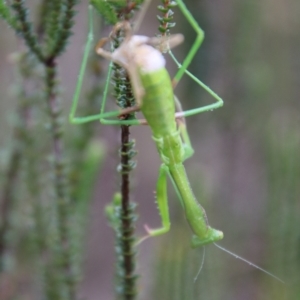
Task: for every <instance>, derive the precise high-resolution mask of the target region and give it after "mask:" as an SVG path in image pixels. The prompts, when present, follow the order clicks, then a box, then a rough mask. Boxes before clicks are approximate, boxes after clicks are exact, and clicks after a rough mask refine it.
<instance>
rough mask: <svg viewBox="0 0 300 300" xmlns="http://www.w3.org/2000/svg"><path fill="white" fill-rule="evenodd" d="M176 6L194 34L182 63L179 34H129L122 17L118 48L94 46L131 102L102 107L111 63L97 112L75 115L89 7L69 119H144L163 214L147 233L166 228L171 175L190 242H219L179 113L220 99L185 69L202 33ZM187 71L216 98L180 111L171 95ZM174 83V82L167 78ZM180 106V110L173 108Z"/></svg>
mask: <svg viewBox="0 0 300 300" xmlns="http://www.w3.org/2000/svg"><path fill="white" fill-rule="evenodd" d="M177 4H178V7H179V8H180V9H181V10H182V12H183V14H184V15H185V16H186V18H187V20H188V21H189V23H190V24H191V25H192V27H193V28H194V30H195V31H196V33H197V38H196V41H195V43H194V45H193V46H192V48H191V50H190V52H189V54H188V55H187V58H186V59H185V60H184V63H183V64H182V65H181V64H179V62H178V61H177V60H176V58H175V57H174V55H173V54H172V52H171V50H170V49H171V48H172V47H175V46H177V45H178V44H180V43H181V42H182V41H183V36H182V35H181V34H176V35H171V36H168V37H166V38H159V37H154V38H149V37H146V36H139V35H133V32H132V28H131V25H130V24H129V23H128V22H121V23H118V24H117V25H115V27H114V29H113V32H112V34H111V35H113V34H114V33H115V32H117V31H118V30H120V29H122V30H124V31H125V39H124V41H123V43H122V44H121V45H120V47H119V48H118V49H116V50H115V51H114V52H112V53H111V52H108V51H106V50H104V49H103V46H104V45H105V44H106V43H107V42H108V41H109V40H110V38H105V39H102V40H100V42H99V43H98V45H97V46H96V52H97V54H99V55H101V56H103V57H105V58H106V59H108V60H110V61H112V62H114V63H116V64H118V65H120V66H122V67H123V68H125V69H126V70H127V72H128V74H129V77H130V80H131V84H132V88H133V92H134V96H135V101H136V104H135V106H133V107H130V108H126V109H123V110H117V111H112V112H105V111H104V108H105V103H106V99H107V93H108V85H109V78H110V75H111V66H110V69H109V71H108V79H107V81H106V85H105V89H104V95H103V100H102V106H101V111H100V114H98V115H93V116H86V117H75V112H76V108H77V104H78V99H79V94H80V89H81V84H82V79H83V73H84V70H85V66H86V62H87V58H88V53H89V51H90V47H91V46H90V44H91V43H92V40H93V34H92V22H93V21H92V10H91V8H90V13H89V15H90V31H89V38H88V42H87V45H86V49H85V52H84V58H83V62H82V67H81V71H80V74H79V80H78V81H79V82H78V85H77V88H76V91H75V95H74V100H73V105H72V109H71V113H70V122H71V123H75V124H82V123H85V122H90V121H94V120H100V122H101V123H103V124H110V125H140V124H148V125H149V126H150V128H151V129H152V134H153V136H152V138H153V140H154V141H155V143H156V146H157V150H158V152H159V155H160V158H161V160H162V165H161V167H160V170H159V176H158V181H157V186H156V197H157V203H158V208H159V212H160V215H161V219H162V227H161V228H157V229H151V228H149V227H147V226H146V227H145V228H146V230H147V233H148V235H149V236H158V235H161V234H164V233H166V232H168V231H169V230H170V217H169V210H168V199H167V177H168V176H170V178H171V180H172V182H173V185H174V187H175V189H176V191H177V194H178V195H179V199H180V202H181V204H182V206H183V208H184V212H185V216H186V219H187V221H188V223H189V225H190V227H191V229H192V231H193V233H194V236H193V238H192V247H197V246H202V245H205V244H208V243H212V242H216V241H219V240H221V239H222V238H223V233H222V232H221V231H219V230H216V229H213V228H212V227H210V226H209V224H208V220H207V217H206V214H205V211H204V209H203V208H202V206H201V205H200V204H199V202H198V201H197V199H196V198H195V196H194V194H193V191H192V189H191V186H190V184H189V180H188V177H187V175H186V172H185V168H184V166H183V162H184V161H185V160H186V159H188V158H189V157H191V156H192V154H193V152H194V150H193V148H192V146H191V143H190V139H189V136H188V132H187V129H186V126H185V122H184V118H185V117H187V116H191V115H195V114H198V113H201V112H205V111H211V110H213V109H216V108H218V107H221V106H222V105H223V101H222V99H221V98H220V97H219V96H218V95H217V94H216V93H214V92H213V91H212V90H211V89H210V88H209V87H208V86H206V85H205V84H203V83H202V82H201V81H200V80H199V79H198V78H196V77H195V76H193V75H192V74H191V73H189V72H188V71H187V67H188V66H189V64H190V62H191V60H192V59H193V57H194V55H195V54H196V52H197V50H198V48H199V47H200V45H201V43H202V41H203V38H204V33H203V31H202V29H201V28H200V27H199V26H198V24H197V23H196V21H195V19H194V18H193V17H192V15H191V14H190V12H189V11H188V10H187V8H186V6H185V5H184V3H183V1H181V0H177ZM158 49H162V50H163V51H168V52H169V53H170V55H171V56H172V58H173V59H174V61H175V62H176V64H177V66H178V68H179V69H178V72H177V74H176V75H175V77H174V79H173V81H171V79H170V76H169V73H168V71H167V70H166V68H165V59H164V57H163V55H162V53H161V51H159V50H158ZM184 73H186V74H187V75H188V76H190V77H191V78H192V79H193V80H195V81H196V82H197V83H198V84H199V85H201V86H202V87H203V88H204V89H205V90H206V91H208V93H210V94H211V95H212V96H213V97H214V98H215V99H216V100H217V101H216V102H215V103H213V104H210V105H207V106H204V107H199V108H195V109H192V110H188V111H181V105H180V102H179V100H178V99H177V98H176V97H175V95H174V92H173V86H174V85H175V83H176V84H177V83H178V82H179V80H180V79H181V78H182V76H183V74H184ZM172 82H173V83H172ZM176 107H177V110H178V109H179V110H180V111H178V112H176ZM135 111H141V112H142V113H143V115H144V117H145V120H120V119H117V120H111V119H108V118H110V117H116V116H117V117H118V116H122V115H126V114H128V113H131V112H135Z"/></svg>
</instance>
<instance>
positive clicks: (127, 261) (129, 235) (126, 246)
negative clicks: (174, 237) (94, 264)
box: [121, 126, 137, 300]
mask: <svg viewBox="0 0 300 300" xmlns="http://www.w3.org/2000/svg"><path fill="white" fill-rule="evenodd" d="M129 135H130V131H129V126H121V141H122V145H121V154H122V155H121V165H122V172H121V173H122V183H121V194H122V204H121V235H122V239H121V249H122V262H123V266H122V267H123V271H122V273H123V274H124V275H123V276H122V277H123V278H122V280H121V285H122V288H121V290H122V291H123V299H125V300H133V299H135V298H136V294H137V292H136V286H135V285H136V278H137V276H136V274H135V259H136V257H135V250H134V239H135V238H134V229H135V227H134V221H135V217H134V216H133V210H134V207H135V205H133V204H132V203H131V202H130V177H129V176H130V175H129V172H130V171H131V168H132V167H131V157H130V151H131V150H132V143H131V141H130V139H129Z"/></svg>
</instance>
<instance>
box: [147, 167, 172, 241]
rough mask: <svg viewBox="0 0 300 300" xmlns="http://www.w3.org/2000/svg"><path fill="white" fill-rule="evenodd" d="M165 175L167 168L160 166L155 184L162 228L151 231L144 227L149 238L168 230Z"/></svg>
mask: <svg viewBox="0 0 300 300" xmlns="http://www.w3.org/2000/svg"><path fill="white" fill-rule="evenodd" d="M167 175H168V167H167V166H166V165H165V164H162V165H161V166H160V169H159V175H158V180H157V184H156V203H157V207H158V210H159V213H160V216H161V220H162V227H160V228H156V229H151V228H149V227H148V226H145V228H146V230H147V232H148V234H149V235H150V236H158V235H161V234H164V233H167V232H168V231H169V230H170V226H171V223H170V216H169V206H168V195H167Z"/></svg>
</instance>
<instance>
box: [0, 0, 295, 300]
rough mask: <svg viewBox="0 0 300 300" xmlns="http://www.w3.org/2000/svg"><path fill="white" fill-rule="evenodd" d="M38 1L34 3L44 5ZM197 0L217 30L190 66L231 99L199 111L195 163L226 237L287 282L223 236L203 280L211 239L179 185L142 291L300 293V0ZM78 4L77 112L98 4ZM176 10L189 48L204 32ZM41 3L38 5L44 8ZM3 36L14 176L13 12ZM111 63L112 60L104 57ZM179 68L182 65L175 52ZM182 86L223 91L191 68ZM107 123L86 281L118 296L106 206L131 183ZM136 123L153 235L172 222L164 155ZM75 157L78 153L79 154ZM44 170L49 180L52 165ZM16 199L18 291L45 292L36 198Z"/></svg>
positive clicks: (288, 298)
mask: <svg viewBox="0 0 300 300" xmlns="http://www.w3.org/2000/svg"><path fill="white" fill-rule="evenodd" d="M36 2H38V1H29V4H30V5H32V7H36V6H35V4H36ZM156 2H159V1H154V0H153V3H152V5H151V7H150V9H149V13H148V12H147V15H146V18H145V20H144V22H143V26H142V27H141V29H140V33H141V34H145V35H149V36H154V35H155V34H156V33H157V26H158V22H157V20H156V14H157V10H156V5H157V3H156ZM185 3H186V5H187V7H188V8H189V9H190V11H191V12H192V14H193V15H194V17H195V18H196V19H197V21H198V23H199V24H200V26H201V27H202V28H203V29H204V31H205V33H206V38H205V41H204V43H203V45H202V47H201V48H200V50H199V51H198V53H197V55H196V57H195V58H194V60H193V62H192V64H191V66H190V68H189V70H190V71H191V72H192V73H194V74H195V75H197V77H199V78H200V79H201V80H202V81H203V82H205V83H206V84H207V85H208V86H210V87H211V88H212V89H213V90H214V91H216V92H217V93H218V94H219V95H220V96H221V97H222V98H223V99H224V102H225V105H224V107H222V108H221V109H218V110H216V111H214V112H208V113H204V114H200V115H197V116H193V117H190V118H188V120H187V124H188V129H189V132H190V135H191V141H192V144H193V146H194V149H195V155H194V156H193V157H192V158H191V159H189V160H188V161H187V162H186V163H185V166H186V169H187V174H188V176H189V178H190V181H191V186H192V188H193V190H194V192H195V194H196V196H197V198H198V200H199V202H200V203H201V204H202V205H203V207H204V208H205V210H206V212H207V216H208V219H209V221H210V224H211V225H212V226H213V227H215V228H218V229H220V230H222V231H223V232H224V235H225V237H224V240H223V241H221V242H220V243H219V244H220V245H221V246H223V247H226V248H228V249H229V250H230V251H233V252H234V253H237V254H238V255H240V256H242V257H245V258H247V259H248V260H249V261H251V262H253V263H255V264H257V265H259V266H261V267H263V268H264V269H267V270H268V271H269V272H272V273H273V274H275V275H276V276H278V277H280V278H281V279H282V280H284V281H285V285H283V284H281V283H280V282H278V281H276V280H275V279H274V278H272V277H270V276H268V275H266V274H264V273H262V272H260V271H259V270H257V269H255V268H254V267H253V266H250V265H248V264H245V263H243V262H241V261H240V260H237V259H235V258H234V257H232V256H229V255H228V254H226V253H224V252H222V251H221V250H219V249H217V248H216V247H215V246H214V245H209V246H206V247H205V262H204V266H203V269H202V271H201V273H200V275H199V277H198V279H197V281H196V282H195V283H194V277H195V275H196V274H197V272H198V270H199V268H200V266H201V262H202V257H203V249H196V250H192V249H190V247H189V245H190V237H191V231H190V230H189V228H188V224H187V223H186V221H185V220H184V218H183V214H182V210H181V207H180V204H179V202H178V201H177V199H176V196H175V193H174V192H173V191H172V187H171V186H170V189H169V190H170V194H169V203H170V209H171V215H172V228H171V232H170V233H168V234H166V235H164V236H161V237H158V238H154V239H149V240H147V241H145V242H144V243H143V244H142V245H141V246H139V256H138V270H137V272H138V274H139V275H141V278H140V280H139V283H138V286H139V289H140V291H141V292H140V295H139V297H138V299H145V300H148V299H163V300H169V299H172V300H177V299H178V300H179V299H180V300H183V299H184V300H198V299H201V300H202V299H203V300H205V299H207V300H218V299H222V300H225V299H226V300H227V299H228V300H240V299H243V300H248V299H249V300H250V299H258V300H260V299H261V300H267V299H273V300H277V299H278V300H296V299H300V285H299V283H300V226H299V218H300V134H299V129H300V102H299V95H300V58H299V53H300V2H299V1H298V0H287V1H283V0H272V1H271V0H244V1H233V0H214V1H209V0H198V1H192V0H185ZM77 10H78V14H77V16H76V20H75V21H76V23H75V27H74V35H73V36H72V38H71V42H70V44H69V46H68V48H67V51H66V52H65V53H64V54H63V56H62V57H61V58H60V60H59V70H60V78H61V83H62V87H63V89H62V91H61V97H62V103H63V107H64V116H65V121H66V123H67V116H68V113H69V109H70V104H71V99H72V95H73V91H74V88H75V84H76V78H77V74H78V70H79V65H80V62H81V55H82V50H83V45H84V43H85V38H86V34H87V7H86V4H85V3H80V4H79V5H77ZM174 11H175V20H176V22H177V26H176V27H175V29H174V32H182V33H183V34H184V35H185V42H184V44H183V45H181V46H180V47H178V49H176V51H175V54H176V55H177V57H178V58H179V59H180V60H182V59H183V58H184V55H185V53H187V51H188V49H189V47H190V45H191V43H192V42H193V40H194V38H195V33H194V32H193V31H192V30H191V28H190V27H189V25H188V24H187V22H186V21H185V20H184V19H183V16H182V15H181V13H180V12H179V11H178V10H177V9H174ZM34 13H35V11H34V10H33V11H31V15H32V16H33V15H34ZM108 33H109V28H107V29H104V31H103V35H104V36H107V34H108ZM0 43H1V44H0V45H1V47H0V57H1V59H0V78H1V80H0V91H1V101H0V146H1V152H0V162H1V180H2V182H4V181H5V180H4V178H5V169H6V167H7V161H8V159H9V154H10V152H11V147H12V135H13V124H14V121H13V119H14V117H13V115H14V111H15V109H16V105H17V100H16V97H15V94H14V93H12V92H11V88H10V86H12V83H13V81H14V80H15V76H14V75H13V68H12V66H11V64H10V63H9V59H8V57H9V55H10V54H11V53H12V52H15V51H18V50H20V49H22V48H23V47H24V46H23V45H22V44H21V43H20V42H18V41H17V40H16V37H15V36H14V34H13V33H12V31H11V30H10V29H9V28H7V26H6V25H5V24H4V22H2V21H1V22H0ZM105 65H106V63H105V62H104V61H102V65H101V66H103V68H104V67H105ZM168 69H169V70H170V73H171V74H174V71H175V67H174V64H173V63H172V62H171V61H170V60H168ZM103 72H104V73H105V70H104V71H103ZM87 76H88V75H87ZM86 89H88V77H87V80H86ZM176 94H177V95H178V97H179V98H180V100H181V102H182V103H183V107H184V109H188V108H192V107H196V106H201V105H205V104H207V103H210V102H211V101H213V99H211V97H210V96H209V95H207V94H206V93H205V91H203V90H202V89H201V88H200V87H198V86H197V85H196V84H194V83H193V82H192V81H191V80H190V79H189V78H187V77H186V78H184V79H183V80H182V81H181V82H180V84H179V85H178V87H177V88H176ZM65 127H66V136H67V138H69V136H70V135H72V134H73V135H74V134H75V135H76V131H77V130H79V129H78V128H79V127H77V126H73V127H72V126H70V125H68V124H66V126H65ZM41 130H43V128H42V129H41ZM96 130H97V138H98V139H101V141H103V143H105V145H106V149H107V153H106V157H105V161H104V164H103V167H102V169H101V171H100V172H99V176H98V177H97V184H96V186H95V190H94V193H93V194H94V196H93V200H92V201H91V202H90V206H89V208H88V210H89V217H88V222H87V232H86V233H85V239H84V246H83V251H84V266H83V272H82V274H81V276H82V281H81V283H80V286H79V297H80V298H82V297H83V298H85V299H91V300H93V299H113V272H114V271H113V267H114V250H113V239H114V236H113V231H112V230H111V228H110V227H108V226H107V221H106V219H105V217H104V213H103V211H104V206H105V205H106V204H107V203H108V202H110V201H111V198H112V195H113V193H114V192H115V191H116V190H118V187H119V183H118V182H119V179H118V174H117V173H116V172H115V169H116V166H117V164H118V156H117V155H116V153H117V149H118V145H119V141H118V138H119V133H118V128H117V127H114V128H112V127H106V126H101V125H100V124H99V125H97V129H96ZM131 131H132V137H134V138H135V139H136V149H137V150H138V152H139V153H138V156H137V158H136V159H137V162H138V165H137V168H136V170H135V171H134V172H133V174H134V175H133V178H132V182H133V184H132V195H133V200H134V201H136V202H137V203H138V214H139V220H138V223H137V234H138V235H139V236H142V235H143V234H144V229H143V225H144V224H148V225H149V226H151V227H156V226H157V225H158V224H159V222H160V219H159V216H158V212H157V210H156V205H155V203H154V195H153V191H154V189H155V182H156V179H157V176H158V168H159V164H160V161H159V157H158V154H157V152H156V149H155V145H154V143H153V141H152V139H151V133H150V130H149V128H146V127H140V128H139V127H135V128H132V130H131ZM74 132H75V133H74ZM41 138H42V137H41ZM71 146H72V145H71V144H69V147H71ZM70 152H72V150H70ZM72 163H73V164H76V160H73V161H72ZM42 181H43V185H46V182H47V177H46V178H42ZM16 189H18V186H16ZM173 199H174V200H173ZM16 202H17V204H15V209H16V211H15V212H14V213H13V217H12V218H11V224H13V225H12V228H14V230H15V231H18V230H20V229H21V228H22V229H23V231H22V232H21V233H20V232H19V233H14V230H12V229H11V233H9V234H10V235H12V236H14V238H12V240H13V242H12V244H13V246H11V249H13V251H12V253H9V259H10V263H9V267H8V269H9V270H13V271H12V272H11V274H13V275H12V277H13V279H11V281H12V282H13V283H14V284H11V285H12V286H13V289H14V291H15V294H14V295H15V296H14V297H16V298H11V299H39V296H40V295H39V291H37V289H36V287H35V283H34V282H35V281H34V279H33V278H32V276H28V274H31V272H32V265H31V263H30V262H32V260H33V258H32V257H31V258H30V255H31V254H28V256H29V258H27V257H26V255H27V252H30V251H29V250H26V251H27V252H26V251H23V250H24V249H25V248H26V243H27V244H29V242H28V241H26V237H27V234H28V232H30V230H31V229H32V228H31V225H30V217H29V216H28V213H26V209H27V208H28V201H24V202H22V200H21V199H18V200H17V201H16ZM24 214H25V216H27V218H26V217H24ZM29 215H30V214H29ZM22 216H23V217H22ZM22 222H25V223H22ZM28 222H29V223H28ZM24 224H25V225H24ZM22 238H23V239H25V241H23V240H22ZM21 240H22V241H21ZM27 247H29V248H30V246H27ZM18 249H19V250H20V249H21V251H18ZM19 252H22V255H21V254H20V253H19ZM24 256H25V257H24ZM20 257H21V258H20ZM6 284H7V280H6ZM6 287H7V285H6ZM16 295H17V296H16ZM3 297H4V296H3ZM3 299H6V298H3ZM1 300H2V299H1Z"/></svg>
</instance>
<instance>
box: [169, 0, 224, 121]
mask: <svg viewBox="0 0 300 300" xmlns="http://www.w3.org/2000/svg"><path fill="white" fill-rule="evenodd" d="M176 2H177V4H178V7H179V8H180V10H181V11H182V13H183V15H184V16H185V17H186V19H187V21H188V22H189V23H190V25H191V26H192V28H193V29H194V30H195V32H196V34H197V37H196V40H195V42H194V44H193V45H192V47H191V49H190V50H189V52H188V54H187V56H186V58H185V59H184V61H183V63H182V64H180V63H179V62H178V60H177V59H176V57H175V56H174V54H173V53H172V51H171V50H170V49H169V51H168V52H169V54H170V56H171V58H172V59H173V60H174V62H175V63H176V65H177V67H178V71H177V73H176V75H175V76H174V78H173V86H174V87H175V86H176V85H177V83H178V82H179V81H180V79H181V78H182V76H183V74H184V73H185V74H186V75H188V76H189V77H190V78H191V79H192V80H194V81H195V82H196V83H197V84H198V85H200V86H201V87H202V88H203V89H204V90H205V91H206V92H207V93H208V94H210V95H211V96H212V97H213V98H214V99H216V102H215V103H212V104H209V105H206V106H203V107H198V108H195V109H191V110H187V111H181V112H178V113H177V114H176V117H177V118H180V117H188V116H192V115H195V114H199V113H202V112H205V111H211V110H214V109H216V108H219V107H221V106H223V100H222V98H221V97H220V96H218V95H217V94H216V93H215V92H214V91H213V90H212V89H211V88H209V87H208V86H207V85H206V84H204V83H203V82H202V81H201V80H199V79H198V78H197V77H196V76H194V75H193V74H192V73H190V72H189V71H188V70H187V68H188V66H189V65H190V63H191V61H192V60H193V58H194V56H195V54H196V53H197V51H198V49H199V48H200V46H201V44H202V42H203V40H204V31H203V30H202V29H201V27H200V26H199V24H198V23H197V22H196V20H195V19H194V17H193V16H192V14H191V13H190V11H189V10H188V9H187V7H186V6H185V4H184V3H183V1H182V0H176Z"/></svg>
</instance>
